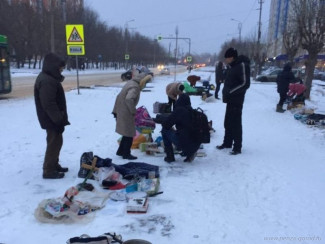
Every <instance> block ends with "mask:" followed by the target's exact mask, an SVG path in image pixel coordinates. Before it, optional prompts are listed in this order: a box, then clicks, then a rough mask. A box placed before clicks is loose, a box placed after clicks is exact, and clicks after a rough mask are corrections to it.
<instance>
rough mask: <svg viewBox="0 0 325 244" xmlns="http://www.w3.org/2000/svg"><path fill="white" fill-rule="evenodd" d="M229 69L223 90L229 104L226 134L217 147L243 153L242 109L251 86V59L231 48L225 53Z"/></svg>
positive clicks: (226, 115)
mask: <svg viewBox="0 0 325 244" xmlns="http://www.w3.org/2000/svg"><path fill="white" fill-rule="evenodd" d="M225 59H226V63H227V64H228V65H229V68H228V69H227V73H226V78H225V83H224V86H223V90H222V95H223V102H224V103H226V104H227V108H226V114H225V121H224V127H225V136H224V139H223V143H222V144H221V145H220V146H217V149H220V150H221V149H224V148H231V147H232V146H233V149H232V152H231V153H230V154H232V155H237V154H240V153H241V148H242V110H243V104H244V100H245V93H246V90H247V89H248V88H249V86H250V61H249V59H248V58H247V57H246V56H243V55H241V56H238V53H237V50H236V49H234V48H229V49H228V50H227V51H226V53H225Z"/></svg>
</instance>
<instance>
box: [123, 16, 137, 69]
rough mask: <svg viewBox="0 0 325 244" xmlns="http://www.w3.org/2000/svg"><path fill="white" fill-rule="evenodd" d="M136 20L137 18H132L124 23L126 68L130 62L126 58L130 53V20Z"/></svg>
mask: <svg viewBox="0 0 325 244" xmlns="http://www.w3.org/2000/svg"><path fill="white" fill-rule="evenodd" d="M133 21H135V19H131V20H128V21H126V22H125V24H124V28H125V55H124V58H125V69H127V68H128V67H127V64H128V60H127V59H126V55H127V54H128V27H129V25H128V23H129V22H133Z"/></svg>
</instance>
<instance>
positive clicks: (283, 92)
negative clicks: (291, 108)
mask: <svg viewBox="0 0 325 244" xmlns="http://www.w3.org/2000/svg"><path fill="white" fill-rule="evenodd" d="M291 69H292V68H291V65H290V64H289V63H287V64H285V65H284V67H283V70H282V71H281V72H280V73H279V74H278V76H277V78H276V83H277V91H278V93H279V95H280V100H279V102H278V104H277V105H276V112H278V113H283V112H284V111H285V110H284V109H283V104H284V101H285V100H286V99H287V93H288V91H289V84H290V83H294V82H295V76H294V74H293V72H292V71H291Z"/></svg>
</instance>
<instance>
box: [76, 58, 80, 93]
mask: <svg viewBox="0 0 325 244" xmlns="http://www.w3.org/2000/svg"><path fill="white" fill-rule="evenodd" d="M76 69H77V89H78V95H79V94H80V92H79V72H78V70H79V67H78V56H76Z"/></svg>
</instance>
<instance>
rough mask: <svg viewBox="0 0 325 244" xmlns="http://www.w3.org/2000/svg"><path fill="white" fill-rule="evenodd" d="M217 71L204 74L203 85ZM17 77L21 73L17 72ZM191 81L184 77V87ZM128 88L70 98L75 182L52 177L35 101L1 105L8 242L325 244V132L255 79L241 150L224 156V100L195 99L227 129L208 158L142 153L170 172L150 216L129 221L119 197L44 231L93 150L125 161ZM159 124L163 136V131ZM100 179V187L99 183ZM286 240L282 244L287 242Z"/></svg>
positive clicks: (1, 216)
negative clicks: (281, 104) (120, 151)
mask: <svg viewBox="0 0 325 244" xmlns="http://www.w3.org/2000/svg"><path fill="white" fill-rule="evenodd" d="M213 70H214V68H213V67H207V68H205V69H201V70H194V71H192V74H196V75H199V76H201V78H202V79H206V78H208V76H209V75H211V81H214V73H213ZM13 75H15V74H13ZM187 75H188V73H183V74H180V75H177V80H178V81H185V80H186V77H187ZM173 80H174V77H173V76H156V77H155V78H154V80H153V81H152V82H151V83H148V85H147V90H150V92H142V93H141V98H140V102H139V104H138V105H139V106H141V105H145V106H146V107H147V108H148V110H149V112H150V113H151V115H152V116H154V114H153V113H152V112H153V103H154V102H156V101H159V102H166V101H167V97H166V95H165V86H166V85H167V84H168V83H169V82H172V81H173ZM324 85H325V83H324V82H321V81H314V85H313V88H312V100H311V101H307V105H308V106H309V107H312V108H315V109H316V110H315V112H317V113H323V114H324V113H325V98H324V97H325V96H324V93H325V88H324ZM119 91H120V88H119V87H95V88H93V89H82V90H81V94H80V95H77V91H76V90H72V91H70V92H67V93H66V99H67V106H68V113H69V120H70V122H71V126H68V127H66V131H65V132H64V145H63V148H62V150H61V157H60V160H61V164H62V165H63V166H68V167H69V172H68V173H66V176H65V178H63V179H60V180H44V179H42V163H43V157H44V152H45V146H46V143H45V131H44V130H41V129H40V127H39V124H38V120H37V116H36V111H35V106H34V100H33V97H30V98H25V99H18V100H15V99H11V100H4V99H2V100H1V99H0V121H1V126H0V135H1V141H0V168H1V173H0V185H1V189H0V194H1V197H0V206H1V208H0V243H6V244H16V243H17V244H18V243H19V244H20V243H28V244H29V243H47V244H52V243H53V244H58V243H65V242H66V241H67V240H68V239H69V238H71V237H74V236H80V235H82V234H88V235H90V236H98V235H100V234H103V233H105V232H116V233H118V234H121V235H122V236H123V239H124V240H128V239H136V238H139V239H145V240H148V241H150V242H151V243H154V244H166V243H173V244H176V243H179V244H187V243H191V244H192V243H193V244H199V243H202V244H203V243H204V244H219V243H223V244H230V243H233V244H238V243H241V244H244V243H245V244H246V243H247V244H260V243H324V241H325V231H324V229H325V209H324V206H325V195H324V189H325V180H324V172H325V164H324V162H325V153H324V148H325V131H324V129H320V128H316V127H311V126H307V125H305V124H302V123H300V122H299V121H297V120H295V119H294V117H293V114H292V113H291V112H288V111H287V112H285V113H284V114H280V113H276V112H275V106H276V103H277V102H278V94H277V92H276V85H275V83H259V82H254V81H252V84H251V87H250V89H249V90H248V92H247V95H246V100H245V104H244V109H243V149H242V154H240V155H237V156H232V155H229V154H228V152H229V150H221V151H219V150H216V148H215V146H216V145H219V144H221V143H222V139H223V134H224V129H223V119H224V113H225V104H224V103H222V102H221V101H220V100H218V101H214V102H211V103H206V102H204V101H202V100H201V98H200V97H199V96H191V101H192V105H193V107H201V108H202V109H204V111H205V112H206V114H207V115H208V118H209V119H211V120H212V121H213V127H214V128H215V130H216V132H215V133H214V134H212V138H211V143H210V144H205V145H204V150H205V151H206V152H207V154H208V155H207V156H206V157H200V158H199V157H198V158H196V159H195V160H194V162H192V163H183V161H182V158H181V157H180V156H179V155H176V160H177V161H176V162H174V163H171V164H167V163H166V162H164V161H163V158H162V157H154V156H149V155H146V154H145V153H142V152H140V151H139V150H133V151H132V154H134V155H136V156H138V160H136V161H137V162H145V163H149V164H153V165H157V166H159V167H160V176H161V177H160V182H161V186H160V190H161V191H163V194H161V195H158V196H156V197H153V198H150V199H149V209H148V212H147V213H146V214H128V213H126V209H125V202H115V201H112V200H108V201H107V202H106V206H105V207H104V208H103V209H101V210H98V211H96V212H94V218H93V219H92V220H91V221H90V222H87V223H84V222H82V223H74V224H45V223H41V222H38V221H37V220H36V218H35V217H34V211H35V209H36V208H37V206H38V204H39V203H40V202H41V201H42V200H44V199H47V198H57V197H61V196H63V195H64V193H65V191H66V189H68V188H69V187H70V186H74V185H76V184H78V183H80V182H82V179H79V178H78V177H77V173H78V170H79V161H80V156H81V154H82V153H83V152H87V151H93V152H94V154H96V155H98V156H100V157H102V158H111V159H112V160H113V163H115V164H124V163H127V162H128V161H126V160H122V159H121V158H120V157H118V156H116V155H115V152H116V149H117V147H118V144H117V139H118V138H119V135H118V134H116V133H115V119H114V118H113V116H112V115H111V111H112V108H113V104H114V100H115V97H116V95H117V94H118V92H119ZM160 128H161V127H160V125H157V128H156V130H155V131H154V134H153V138H154V139H155V138H156V137H158V136H159V135H160V133H159V131H160ZM89 182H91V183H92V184H93V185H94V186H95V187H96V188H97V189H98V191H105V190H102V189H101V188H100V186H99V184H98V182H97V181H89ZM277 238H278V239H277Z"/></svg>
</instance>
